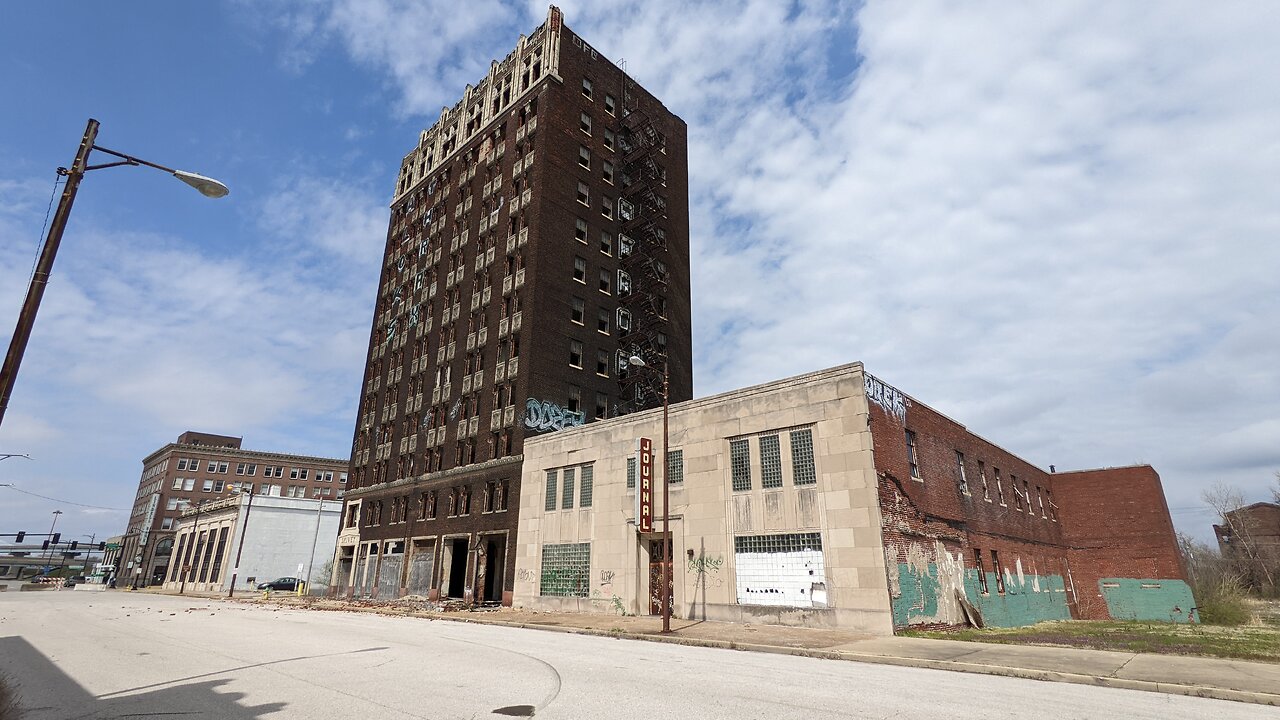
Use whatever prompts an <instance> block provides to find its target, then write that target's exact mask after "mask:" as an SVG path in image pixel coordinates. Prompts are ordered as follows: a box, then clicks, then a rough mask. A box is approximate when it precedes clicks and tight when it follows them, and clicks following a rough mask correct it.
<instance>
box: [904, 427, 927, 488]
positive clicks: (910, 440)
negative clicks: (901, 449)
mask: <svg viewBox="0 0 1280 720" xmlns="http://www.w3.org/2000/svg"><path fill="white" fill-rule="evenodd" d="M906 436H907V464H908V465H910V466H911V477H913V478H915V479H917V480H922V479H923V478H921V477H920V464H919V462H918V461H917V459H916V434H915V433H914V432H912V431H910V430H907V431H906Z"/></svg>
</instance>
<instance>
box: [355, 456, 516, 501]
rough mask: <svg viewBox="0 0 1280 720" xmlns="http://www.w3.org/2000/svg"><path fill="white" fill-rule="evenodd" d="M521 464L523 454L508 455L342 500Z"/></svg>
mask: <svg viewBox="0 0 1280 720" xmlns="http://www.w3.org/2000/svg"><path fill="white" fill-rule="evenodd" d="M522 463H524V455H523V454H518V455H509V456H507V457H504V458H497V459H496V460H485V461H484V462H478V463H472V464H470V465H463V466H461V467H456V468H449V469H448V470H441V471H440V472H434V473H424V474H422V475H412V476H410V477H407V478H400V479H399V480H395V481H392V482H389V483H378V484H377V485H370V486H368V487H362V488H357V489H355V490H348V491H347V492H346V494H345V495H344V496H343V499H344V500H353V499H358V498H361V497H364V496H365V495H377V494H382V493H384V492H387V491H388V490H395V489H397V488H406V487H415V486H417V485H422V484H425V483H434V482H436V481H448V480H453V479H455V478H458V477H464V476H467V475H473V474H476V473H481V472H484V471H486V470H492V469H494V468H502V467H506V466H508V465H515V466H519V465H521V464H522Z"/></svg>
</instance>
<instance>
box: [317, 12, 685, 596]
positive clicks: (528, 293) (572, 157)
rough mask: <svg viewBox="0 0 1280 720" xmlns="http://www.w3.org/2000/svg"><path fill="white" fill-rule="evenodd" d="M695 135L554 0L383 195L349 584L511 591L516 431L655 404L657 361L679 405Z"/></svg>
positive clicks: (351, 517) (444, 116) (350, 505)
mask: <svg viewBox="0 0 1280 720" xmlns="http://www.w3.org/2000/svg"><path fill="white" fill-rule="evenodd" d="M685 136H686V130H685V124H684V122H683V121H682V120H680V118H678V117H676V116H675V115H673V114H672V113H670V112H669V111H668V110H667V109H666V108H665V107H664V106H663V105H662V103H661V102H660V101H659V100H658V99H657V98H655V97H654V96H652V95H651V94H649V93H648V92H646V91H645V90H644V89H643V88H641V87H640V86H639V85H637V84H636V83H635V82H634V81H633V80H632V79H631V78H630V77H629V76H627V75H626V73H625V72H623V71H622V70H621V69H620V68H619V67H618V66H616V65H614V64H613V63H611V62H609V61H608V60H607V59H605V58H604V57H603V56H602V55H600V54H599V53H598V52H597V51H596V50H595V49H594V48H592V47H591V45H590V44H588V43H587V42H585V41H584V40H583V39H582V38H581V37H579V36H577V35H575V34H574V33H573V32H572V31H570V30H569V29H568V28H566V27H565V26H564V22H563V19H562V16H561V13H560V11H559V9H557V8H555V7H552V8H550V11H549V13H548V16H547V20H546V22H545V23H544V24H543V25H542V26H541V27H539V28H537V29H536V30H534V31H533V33H532V34H530V35H529V36H528V37H524V36H522V37H521V38H520V40H519V42H518V43H517V45H516V48H515V49H514V50H513V51H512V52H511V53H510V54H509V55H507V56H506V57H505V58H503V59H501V60H496V61H494V62H492V64H491V65H490V67H489V71H488V74H487V75H486V76H485V77H484V78H483V79H481V80H480V81H479V83H477V84H476V85H475V86H468V87H467V88H466V91H465V93H464V94H463V96H462V98H461V99H460V100H459V101H458V102H457V103H456V104H455V105H454V106H453V107H451V108H445V109H444V110H443V111H442V112H441V114H440V118H439V120H438V121H437V122H436V123H435V124H434V125H432V126H431V127H430V128H428V129H427V130H425V131H423V132H422V134H421V136H420V137H419V138H418V143H417V146H416V147H415V148H414V149H413V150H412V151H411V152H410V153H409V154H408V155H407V156H406V157H405V158H404V161H403V164H402V165H401V169H400V175H399V177H398V179H397V181H396V186H395V195H394V199H393V201H392V204H391V222H390V227H389V229H388V231H387V243H386V252H385V256H384V258H383V267H382V274H381V278H380V280H379V283H378V290H377V304H376V308H375V310H374V318H373V329H372V332H371V336H370V340H369V354H368V360H367V363H366V369H365V375H364V379H363V386H362V393H361V398H360V406H359V412H358V416H357V420H356V429H355V438H354V441H353V444H352V454H351V490H350V491H349V493H348V496H347V499H348V502H347V506H346V509H345V513H344V517H343V521H342V528H341V530H340V533H339V537H338V550H337V556H336V558H335V563H334V573H335V578H334V581H335V582H334V585H335V587H337V588H339V590H340V591H341V592H343V593H345V594H359V595H376V596H379V597H394V596H396V595H400V594H405V593H413V594H423V595H430V596H433V597H435V596H442V597H457V598H462V599H466V600H474V601H477V602H481V601H491V602H492V601H501V602H504V603H508V604H509V603H510V602H511V590H512V587H513V582H514V578H515V562H514V557H515V554H514V553H515V530H516V524H517V521H518V515H519V507H518V502H517V500H518V498H519V497H520V489H519V484H520V476H521V463H522V455H521V451H522V447H523V440H524V438H525V436H526V435H531V434H535V433H545V432H552V431H555V430H558V429H561V428H563V427H566V426H572V425H578V424H582V423H583V422H591V421H593V420H595V419H601V418H605V417H609V416H613V415H617V414H621V413H626V412H630V411H633V410H638V409H643V408H651V407H655V406H657V405H660V404H661V402H662V400H661V387H662V378H661V376H660V373H659V372H654V368H661V367H662V362H660V361H661V360H662V359H664V358H665V359H666V360H667V361H668V362H669V367H670V395H671V400H672V401H680V400H687V399H689V398H690V397H691V396H692V390H693V371H692V359H691V340H690V319H689V314H690V310H689V211H688V164H687V157H686V144H685ZM636 354H639V355H641V356H643V357H645V358H646V367H645V368H635V367H632V368H628V362H627V358H629V357H631V356H632V355H636ZM654 361H658V362H654ZM581 481H582V483H584V484H587V483H590V482H591V478H589V477H584V478H582V479H581Z"/></svg>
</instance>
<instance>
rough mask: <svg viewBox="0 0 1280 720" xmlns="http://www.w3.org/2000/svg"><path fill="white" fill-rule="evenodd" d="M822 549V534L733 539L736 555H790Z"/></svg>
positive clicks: (757, 536) (747, 536)
mask: <svg viewBox="0 0 1280 720" xmlns="http://www.w3.org/2000/svg"><path fill="white" fill-rule="evenodd" d="M821 549H822V534H821V533H816V532H811V533H790V534H787V535H744V536H738V537H735V538H734V539H733V551H734V552H735V553H790V552H804V551H807V550H821Z"/></svg>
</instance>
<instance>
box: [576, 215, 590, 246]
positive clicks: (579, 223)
mask: <svg viewBox="0 0 1280 720" xmlns="http://www.w3.org/2000/svg"><path fill="white" fill-rule="evenodd" d="M573 237H574V239H575V240H577V241H578V242H580V243H582V244H583V245H585V244H586V243H587V221H586V220H583V219H582V218H577V219H576V220H575V221H574V228H573Z"/></svg>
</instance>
